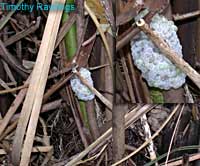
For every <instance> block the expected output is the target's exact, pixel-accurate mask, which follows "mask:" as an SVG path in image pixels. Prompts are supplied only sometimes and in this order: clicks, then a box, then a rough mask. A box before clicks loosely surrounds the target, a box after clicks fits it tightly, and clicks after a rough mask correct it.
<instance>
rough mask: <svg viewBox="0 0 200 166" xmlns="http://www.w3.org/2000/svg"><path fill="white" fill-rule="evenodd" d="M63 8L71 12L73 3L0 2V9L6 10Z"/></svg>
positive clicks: (73, 6) (31, 10) (30, 10)
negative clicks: (18, 3)
mask: <svg viewBox="0 0 200 166" xmlns="http://www.w3.org/2000/svg"><path fill="white" fill-rule="evenodd" d="M50 9H51V10H63V9H64V11H65V12H71V11H74V10H75V4H66V5H63V4H61V3H55V4H52V5H49V4H42V3H36V4H28V3H21V4H20V5H17V4H11V3H0V10H6V11H12V10H17V11H28V12H33V10H43V11H48V10H50Z"/></svg>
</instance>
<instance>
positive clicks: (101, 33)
mask: <svg viewBox="0 0 200 166" xmlns="http://www.w3.org/2000/svg"><path fill="white" fill-rule="evenodd" d="M84 7H85V9H86V11H87V12H88V13H89V15H90V17H91V18H92V20H93V21H94V23H95V25H96V27H97V29H98V31H99V33H100V35H101V38H102V40H103V43H104V45H105V48H106V51H107V55H108V60H109V63H110V68H111V71H113V65H112V64H113V63H112V61H113V60H112V55H111V51H110V48H109V45H108V42H107V40H106V36H105V34H104V32H103V31H102V29H101V26H100V24H99V22H98V20H97V18H96V16H95V14H94V13H93V11H92V10H91V9H90V8H89V6H88V5H87V3H86V1H85V2H84Z"/></svg>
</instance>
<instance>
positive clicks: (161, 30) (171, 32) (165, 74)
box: [131, 14, 186, 90]
mask: <svg viewBox="0 0 200 166" xmlns="http://www.w3.org/2000/svg"><path fill="white" fill-rule="evenodd" d="M150 27H151V29H152V30H153V31H155V32H156V33H157V34H158V35H159V36H160V37H161V38H163V39H164V40H165V41H166V42H167V44H168V45H169V47H170V48H171V49H173V50H174V51H175V52H176V53H177V54H178V55H179V56H180V57H182V56H183V55H182V46H181V44H180V41H179V39H178V36H177V33H176V32H177V27H176V26H175V25H174V22H173V21H169V20H167V19H166V18H165V17H164V16H161V15H158V14H156V15H155V16H154V17H153V18H152V21H151V23H150ZM131 51H132V57H133V60H134V63H135V65H136V66H137V68H138V69H140V70H141V72H142V76H143V77H144V78H145V79H146V80H147V82H148V85H149V86H151V87H157V88H160V89H165V90H169V89H170V88H175V89H176V88H179V87H181V86H182V85H183V84H184V83H185V77H186V75H185V74H184V73H183V72H182V71H181V70H180V69H178V68H177V67H176V66H175V65H174V64H173V63H172V62H171V61H170V60H169V59H168V58H166V57H165V55H164V54H163V53H161V51H160V50H159V48H157V47H156V46H155V45H154V44H153V42H152V41H151V40H150V39H149V38H148V37H147V35H146V34H144V33H143V32H140V33H139V34H138V35H137V36H136V37H135V38H134V39H133V40H132V42H131Z"/></svg>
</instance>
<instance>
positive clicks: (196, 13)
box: [173, 10, 200, 21]
mask: <svg viewBox="0 0 200 166" xmlns="http://www.w3.org/2000/svg"><path fill="white" fill-rule="evenodd" d="M199 15H200V11H199V10H197V11H194V12H190V13H186V14H174V15H173V19H174V21H182V20H185V19H188V18H193V17H198V16H199Z"/></svg>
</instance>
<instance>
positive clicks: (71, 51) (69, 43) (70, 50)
mask: <svg viewBox="0 0 200 166" xmlns="http://www.w3.org/2000/svg"><path fill="white" fill-rule="evenodd" d="M66 3H67V4H73V3H74V0H67V1H66ZM68 19H69V15H68V13H67V12H64V13H63V16H62V23H65V22H66V21H67V20H68ZM64 41H65V46H66V49H67V58H68V60H71V59H72V58H73V57H74V55H75V53H76V50H77V36H76V24H75V23H74V24H73V25H72V26H71V28H70V30H69V32H68V33H67V34H66V36H65V38H64ZM79 105H80V109H81V113H82V115H83V120H84V123H85V126H88V120H87V112H86V106H85V102H83V101H79Z"/></svg>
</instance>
